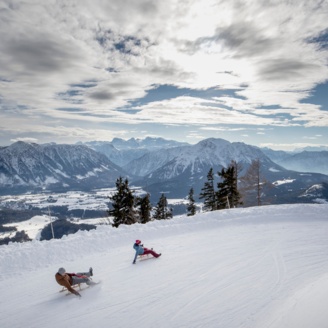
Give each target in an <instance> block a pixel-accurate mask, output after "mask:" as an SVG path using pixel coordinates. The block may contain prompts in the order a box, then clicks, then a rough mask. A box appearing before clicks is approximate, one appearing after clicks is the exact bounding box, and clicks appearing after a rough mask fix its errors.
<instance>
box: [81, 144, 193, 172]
mask: <svg viewBox="0 0 328 328" xmlns="http://www.w3.org/2000/svg"><path fill="white" fill-rule="evenodd" d="M77 144H79V145H82V144H84V145H87V146H89V147H90V148H92V149H94V150H95V151H97V152H99V153H101V154H104V155H106V156H107V157H108V158H109V159H110V160H111V161H112V162H113V163H115V164H116V165H119V166H121V167H123V166H124V165H126V164H128V163H129V162H131V161H133V160H134V159H137V158H140V157H141V156H143V155H144V154H147V153H149V152H152V151H157V150H159V149H167V148H171V147H178V146H189V144H188V143H186V142H178V141H175V140H166V139H163V138H151V137H147V138H145V139H135V138H131V139H129V140H124V139H120V138H114V139H113V140H112V141H111V142H109V141H88V142H85V143H82V142H78V143H77Z"/></svg>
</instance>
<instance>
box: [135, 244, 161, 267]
mask: <svg viewBox="0 0 328 328" xmlns="http://www.w3.org/2000/svg"><path fill="white" fill-rule="evenodd" d="M133 248H134V249H135V250H136V255H135V257H134V260H133V262H132V264H136V260H137V256H138V255H147V254H151V255H153V256H154V257H160V256H161V255H162V254H161V253H160V254H157V253H155V252H154V251H153V249H148V248H146V247H143V245H141V240H136V242H135V244H134V245H133Z"/></svg>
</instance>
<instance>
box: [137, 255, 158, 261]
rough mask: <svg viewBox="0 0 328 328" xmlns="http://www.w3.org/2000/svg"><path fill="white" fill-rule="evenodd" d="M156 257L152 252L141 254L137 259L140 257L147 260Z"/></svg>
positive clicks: (141, 259)
mask: <svg viewBox="0 0 328 328" xmlns="http://www.w3.org/2000/svg"><path fill="white" fill-rule="evenodd" d="M154 258H155V257H154V256H153V255H151V254H141V255H138V256H137V259H139V261H146V260H150V259H154Z"/></svg>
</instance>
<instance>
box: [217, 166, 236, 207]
mask: <svg viewBox="0 0 328 328" xmlns="http://www.w3.org/2000/svg"><path fill="white" fill-rule="evenodd" d="M218 175H219V176H220V177H221V179H222V181H221V182H219V183H218V191H217V203H218V205H217V206H218V209H224V208H226V207H227V203H228V199H229V207H232V208H233V207H235V206H237V205H239V204H241V203H240V195H239V192H238V190H237V183H236V173H235V167H234V166H229V167H228V168H227V169H226V170H225V169H224V168H222V170H221V172H218Z"/></svg>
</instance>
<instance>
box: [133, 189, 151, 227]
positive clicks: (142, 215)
mask: <svg viewBox="0 0 328 328" xmlns="http://www.w3.org/2000/svg"><path fill="white" fill-rule="evenodd" d="M136 205H137V206H138V207H139V209H138V212H139V222H140V223H143V224H145V223H147V222H149V221H151V210H152V206H151V205H152V204H151V203H150V201H149V193H147V195H146V196H144V197H138V198H137V201H136Z"/></svg>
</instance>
